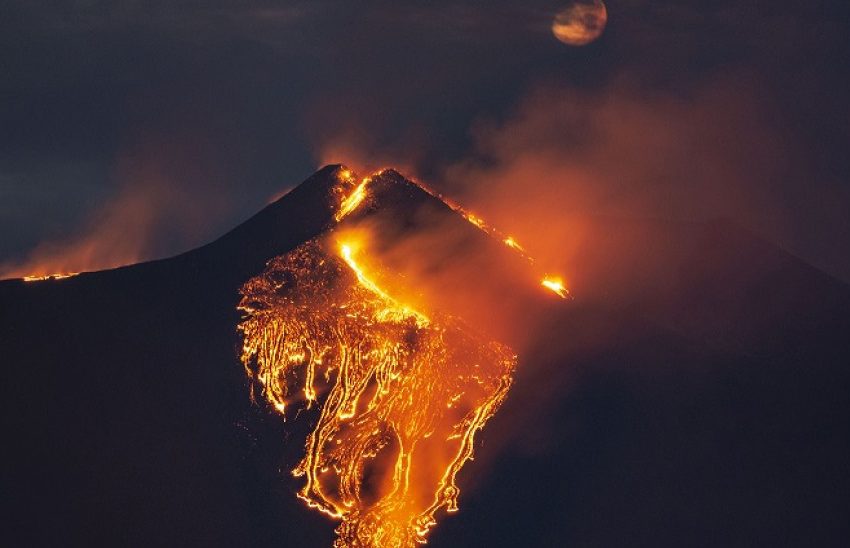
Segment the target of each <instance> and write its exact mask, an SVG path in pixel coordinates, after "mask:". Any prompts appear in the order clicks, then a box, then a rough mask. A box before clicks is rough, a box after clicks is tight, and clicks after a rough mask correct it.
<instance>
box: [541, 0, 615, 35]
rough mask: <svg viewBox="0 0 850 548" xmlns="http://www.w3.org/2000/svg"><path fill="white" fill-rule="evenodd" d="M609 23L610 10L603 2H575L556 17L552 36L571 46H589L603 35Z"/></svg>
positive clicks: (596, 0)
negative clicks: (606, 24)
mask: <svg viewBox="0 0 850 548" xmlns="http://www.w3.org/2000/svg"><path fill="white" fill-rule="evenodd" d="M607 22H608V10H607V9H605V4H603V3H602V0H588V1H584V2H581V1H579V2H574V3H573V4H571V5H570V6H568V7H566V8H564V9H562V10H561V11H559V12H558V13H557V14H556V15H555V20H554V21H552V34H554V35H555V38H557V39H558V40H560V41H561V42H563V43H565V44H569V45H571V46H584V45H587V44H589V43H591V42H593V41H594V40H596V39H597V38H599V36H600V35H601V34H602V31H604V30H605V23H607Z"/></svg>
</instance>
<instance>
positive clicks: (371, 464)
mask: <svg viewBox="0 0 850 548" xmlns="http://www.w3.org/2000/svg"><path fill="white" fill-rule="evenodd" d="M338 178H339V181H340V183H339V187H338V188H337V189H336V190H337V194H338V196H339V203H338V204H337V206H336V214H335V222H336V223H337V224H338V223H339V222H340V221H342V220H343V219H344V218H345V217H346V216H348V215H349V214H350V213H351V212H353V211H355V210H356V209H357V208H358V207H360V205H361V204H362V203H363V201H364V199H365V197H366V196H367V195H368V192H369V188H368V185H369V183H370V181H371V179H370V178H369V177H367V178H364V179H362V180H361V181H359V182H358V181H356V180H355V179H354V177H353V176H352V175H351V173H350V172H349V171H347V170H341V171H340V173H339V175H338ZM432 195H433V193H432ZM441 199H442V198H441ZM446 203H447V204H448V205H449V207H451V208H452V209H454V210H455V211H457V212H459V213H461V214H463V215H464V217H466V218H467V220H469V221H470V222H472V223H473V224H475V225H476V226H477V227H479V228H480V229H481V230H484V231H485V232H487V233H488V234H490V235H491V236H494V237H498V238H499V239H500V240H502V241H503V242H504V243H505V245H507V246H508V247H510V248H511V249H513V250H515V252H516V253H519V254H521V255H522V256H523V257H524V258H527V259H528V260H529V261H531V259H530V258H528V257H527V256H526V255H525V252H524V250H523V249H522V248H521V247H520V246H519V244H517V243H516V241H515V240H514V239H513V238H511V237H501V235H500V234H499V233H497V232H496V231H495V230H494V229H491V228H489V227H488V226H487V225H485V224H484V223H483V221H481V219H480V218H478V217H475V216H472V215H470V214H467V213H466V212H464V211H463V210H462V209H460V208H459V207H458V206H455V205H453V204H451V203H448V202H446ZM371 259H372V258H371V257H369V254H368V253H367V250H366V249H365V245H364V244H363V241H362V240H360V239H358V238H356V237H353V236H351V235H349V234H348V233H347V232H346V231H345V230H336V229H332V230H330V231H329V232H328V233H327V234H323V235H321V236H319V237H317V238H315V239H313V240H310V241H308V242H306V243H304V244H302V245H301V246H299V247H297V248H296V249H294V250H292V251H291V252H289V253H286V254H284V255H281V256H279V257H276V258H274V259H272V260H271V261H269V262H268V264H267V266H266V269H265V271H264V272H263V273H261V274H260V275H258V276H256V277H254V278H252V279H250V280H248V281H247V282H246V283H245V284H244V285H243V287H242V288H241V294H242V300H241V302H240V304H239V309H240V310H241V311H242V312H243V321H242V323H241V324H240V325H239V330H240V332H241V334H242V336H243V349H242V356H241V358H242V362H243V364H244V366H245V371H246V373H247V375H248V377H249V379H250V380H251V381H252V397H253V398H255V400H256V399H258V398H262V399H263V400H264V401H265V402H266V403H267V404H268V405H270V406H271V408H272V409H274V410H275V411H276V412H278V413H280V414H281V415H283V416H284V417H286V416H287V413H288V412H289V409H290V407H294V408H298V409H302V408H303V409H310V408H315V409H317V411H318V419H317V421H316V422H315V426H314V427H313V429H312V431H311V432H310V433H309V434H308V436H307V440H306V444H305V449H304V454H303V458H302V459H301V461H300V463H298V465H297V466H296V467H295V469H294V470H293V474H294V475H295V476H298V477H302V478H303V481H304V483H303V487H302V488H301V490H300V491H299V493H298V496H299V497H300V498H301V499H303V500H304V501H305V502H306V504H307V505H308V506H310V507H311V508H315V509H316V510H319V511H321V512H324V513H325V514H327V515H329V516H331V517H333V518H335V519H337V520H339V521H340V524H339V525H338V527H337V529H336V533H337V539H336V541H335V542H334V546H337V547H384V548H387V547H410V546H414V545H416V544H417V543H424V542H425V540H426V535H427V533H428V531H429V529H431V528H432V527H433V526H434V525H435V524H436V517H437V515H438V513H439V512H441V511H445V512H454V511H457V509H458V496H459V493H460V491H459V489H458V486H457V483H456V476H457V474H458V472H459V471H460V470H461V468H462V467H463V466H464V464H465V463H466V462H467V461H469V460H470V459H471V458H472V454H473V448H474V439H475V435H476V433H477V432H478V431H480V430H481V429H482V428H484V426H485V424H486V423H487V421H488V419H490V418H491V417H492V416H493V415H494V413H496V411H497V410H498V408H499V406H500V405H501V404H502V402H503V401H504V399H505V397H506V396H507V393H508V390H509V389H510V387H511V383H512V378H513V373H514V370H515V367H516V363H517V356H516V354H515V352H514V351H513V350H512V349H511V348H509V347H507V346H506V345H504V344H501V343H500V342H498V341H495V340H492V339H491V338H489V337H488V336H486V335H485V334H483V333H480V332H478V331H477V330H476V329H474V328H473V327H471V326H470V325H468V324H467V323H465V322H464V320H463V319H462V318H459V317H455V316H452V315H450V314H447V313H445V312H441V311H439V310H430V309H428V310H424V309H422V307H421V306H417V307H414V306H411V305H409V304H406V303H405V302H403V300H402V299H400V298H398V297H396V296H394V295H393V294H392V293H393V291H392V290H390V289H387V288H386V287H388V286H385V284H384V283H383V281H384V280H386V279H387V278H388V276H391V273H387V272H385V269H383V268H381V267H380V265H379V263H378V262H377V261H375V260H371ZM539 283H540V284H542V285H543V287H545V288H547V289H549V290H551V291H552V292H553V293H555V294H557V295H559V296H561V297H564V296H565V295H566V290H565V289H564V287H563V284H562V282H561V281H560V280H559V279H557V278H553V277H543V279H542V281H541V282H539Z"/></svg>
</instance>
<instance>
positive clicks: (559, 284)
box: [540, 276, 568, 299]
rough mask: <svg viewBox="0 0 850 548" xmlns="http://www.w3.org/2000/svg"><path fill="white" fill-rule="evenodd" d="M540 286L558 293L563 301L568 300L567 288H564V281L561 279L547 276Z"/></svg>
mask: <svg viewBox="0 0 850 548" xmlns="http://www.w3.org/2000/svg"><path fill="white" fill-rule="evenodd" d="M540 285H542V286H543V287H546V288H548V289H550V290H552V291H554V292H555V293H557V294H558V295H559V296H560V297H561V298H562V299H566V298H567V294H568V291H567V288H566V287H565V286H564V281H563V280H562V279H561V278H557V277H550V276H547V277H545V278H543V281H541V282H540Z"/></svg>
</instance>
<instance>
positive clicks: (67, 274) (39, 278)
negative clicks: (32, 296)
mask: <svg viewBox="0 0 850 548" xmlns="http://www.w3.org/2000/svg"><path fill="white" fill-rule="evenodd" d="M77 274H79V272H64V273H61V274H46V275H43V276H24V277H23V278H21V279H22V280H23V281H25V282H43V281H45V280H64V279H65V278H70V277H71V276H76V275H77Z"/></svg>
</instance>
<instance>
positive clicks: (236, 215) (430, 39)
mask: <svg viewBox="0 0 850 548" xmlns="http://www.w3.org/2000/svg"><path fill="white" fill-rule="evenodd" d="M607 5H608V11H609V22H608V27H607V29H606V31H605V33H604V34H603V36H602V37H601V38H600V39H599V40H598V41H597V42H595V43H592V44H590V45H588V46H585V47H581V48H573V47H569V46H566V45H564V44H561V43H560V42H558V41H557V40H555V38H554V37H553V36H552V34H551V32H550V28H549V27H550V24H551V20H552V17H553V15H554V13H555V12H557V11H558V9H559V8H560V7H562V6H563V3H561V2H545V1H544V2H535V1H524V2H504V1H493V0H488V1H486V2H485V1H479V2H467V3H459V2H445V1H435V2H428V3H427V4H426V3H422V2H403V1H398V0H396V1H393V2H350V1H349V2H325V1H319V0H317V1H311V2H252V1H239V2H226V1H219V0H204V1H198V2H178V1H168V2H131V1H123V0H118V1H109V2H99V1H95V0H88V1H66V2H52V1H51V2H48V1H43V0H26V1H18V0H11V1H7V2H4V5H3V8H2V16H0V67H2V79H0V96H2V101H0V196H2V199H0V231H2V233H3V237H2V239H0V263H5V265H4V269H3V270H7V269H9V268H14V265H15V264H17V263H19V262H20V261H23V260H25V259H26V258H27V256H28V255H29V254H30V253H31V252H32V251H33V250H34V249H36V248H38V247H39V246H41V248H40V249H42V250H43V249H45V245H46V246H48V247H47V249H53V250H54V254H55V253H56V252H55V250H56V249H59V250H61V249H62V248H63V246H66V245H73V243H74V242H77V241H80V240H87V241H89V242H92V241H96V242H98V243H95V244H93V245H94V251H93V255H95V256H97V255H104V256H107V255H109V256H111V258H110V259H109V260H106V263H104V264H96V261H95V262H94V263H92V264H91V265H82V266H83V267H86V266H93V267H102V266H114V265H113V264H109V262H110V261H112V262H117V263H120V262H126V261H132V260H140V259H150V258H155V257H161V256H167V255H170V254H174V253H177V252H180V251H183V250H186V249H189V248H192V247H195V246H197V245H199V244H201V243H204V242H206V241H209V240H210V239H212V238H214V237H215V236H217V235H219V234H221V233H224V232H225V231H227V230H228V229H230V228H231V227H232V226H234V225H235V224H236V223H237V222H239V221H241V220H243V219H245V218H247V217H250V216H251V215H252V214H253V213H254V212H256V211H257V210H259V209H260V208H261V207H263V206H264V205H265V204H266V203H267V202H268V201H269V200H271V199H272V198H273V197H275V196H277V195H280V193H281V192H283V191H285V190H286V189H288V188H291V187H292V186H294V185H295V184H297V183H298V182H300V181H302V180H303V179H305V178H306V177H307V176H309V175H310V174H311V173H312V172H313V171H315V169H317V168H318V167H319V166H321V165H322V164H323V163H327V162H349V163H351V164H352V165H355V166H357V167H360V166H374V167H380V166H383V165H386V164H392V165H397V166H399V167H401V168H402V169H403V170H405V172H406V173H408V174H410V175H414V176H417V177H420V178H422V179H423V180H426V181H428V182H429V183H430V184H432V185H433V186H435V187H438V188H440V189H442V190H444V191H446V192H448V193H450V194H454V195H459V196H463V197H465V198H466V199H468V200H469V201H470V202H471V203H473V204H481V206H482V207H483V208H485V210H486V208H487V204H488V201H487V200H486V199H483V198H482V195H485V194H486V193H488V192H490V191H491V190H492V191H494V192H495V193H496V194H497V195H498V196H501V197H507V196H515V195H516V194H517V192H518V191H521V193H525V195H527V196H528V197H529V200H533V199H534V197H535V196H539V195H540V194H541V186H540V185H545V189H546V190H547V191H552V189H555V192H556V194H557V190H558V189H562V190H563V194H564V200H563V201H562V202H560V203H559V205H558V207H557V208H555V209H552V210H551V211H549V213H550V215H551V217H550V218H555V217H557V216H558V215H560V214H561V213H563V214H564V215H569V214H571V213H578V212H580V213H611V214H616V215H619V216H626V217H628V216H634V217H646V216H652V217H662V218H674V219H682V218H684V219H699V218H714V217H726V218H731V219H732V220H734V221H735V222H737V223H739V224H741V225H743V226H745V227H747V228H749V229H752V230H754V231H755V232H757V233H759V234H761V235H763V236H765V237H766V238H767V239H768V240H770V241H772V242H774V243H777V244H779V245H780V246H782V247H784V248H785V249H787V250H789V251H791V252H792V253H794V254H796V255H798V256H800V257H802V258H803V259H805V260H806V261H808V262H810V263H812V264H813V265H815V266H817V267H818V268H821V269H823V270H825V271H826V272H828V273H830V274H832V275H834V276H838V277H840V278H843V279H844V280H850V254H848V253H847V249H850V215H848V214H847V212H848V211H850V156H848V154H847V145H848V143H850V106H848V101H847V98H848V97H850V68H848V67H850V40H848V36H850V17H848V15H850V14H849V13H848V10H849V9H850V8H848V4H847V2H845V1H837V0H833V1H813V2H790V1H784V2H783V1H755V0H742V1H723V0H721V1H718V2H704V1H696V0H680V1H677V2H658V1H647V0H610V2H608V3H607ZM529 165H533V166H535V167H534V169H531V170H530V171H529V169H527V168H528V166H529ZM541 171H542V172H544V173H547V174H549V175H548V176H543V177H542V178H541V176H540V172H541ZM530 172H531V173H534V174H535V176H533V177H532V176H528V175H527V174H528V173H530ZM576 172H578V173H581V174H582V175H583V176H581V177H577V178H575V179H572V180H569V181H568V179H570V177H569V174H571V173H572V174H574V173H576ZM489 185H492V188H491V187H490V186H489ZM559 185H563V186H562V187H561V186H559ZM571 196H576V197H577V199H576V200H571V199H570V197H571ZM493 211H494V212H495V213H494V214H495V215H497V216H498V217H500V220H502V221H503V222H506V223H507V224H508V225H510V222H511V219H510V217H509V216H504V215H503V214H502V213H500V211H499V209H498V208H493ZM105 234H109V235H110V238H107V241H103V238H102V236H103V235H105ZM51 244H52V247H50V246H51ZM98 246H100V247H98ZM122 246H123V247H127V248H132V251H131V255H128V256H120V255H121V253H117V254H116V253H114V248H116V247H122Z"/></svg>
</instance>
